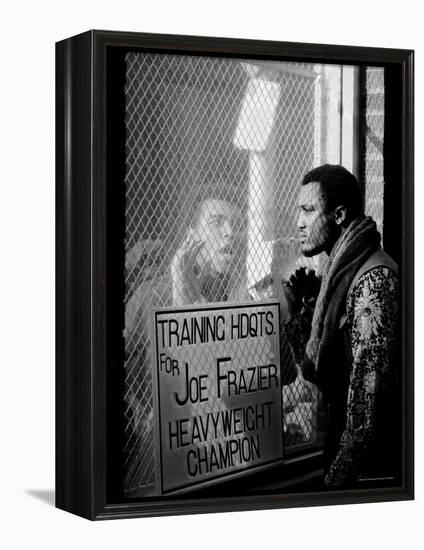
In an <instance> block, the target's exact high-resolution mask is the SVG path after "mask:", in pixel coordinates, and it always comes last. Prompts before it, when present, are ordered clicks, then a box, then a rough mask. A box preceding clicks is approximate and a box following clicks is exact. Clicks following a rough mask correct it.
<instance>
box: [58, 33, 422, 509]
mask: <svg viewBox="0 0 424 550" xmlns="http://www.w3.org/2000/svg"><path fill="white" fill-rule="evenodd" d="M93 43H94V44H95V46H94V49H93V46H92V44H93ZM314 48H315V50H314V52H315V55H314V56H311V54H310V53H308V52H309V50H308V49H307V48H306V46H305V45H302V44H292V45H290V44H284V45H279V44H268V43H258V44H257V43H255V42H254V41H252V42H249V43H248V42H246V43H243V42H239V43H237V42H231V41H228V42H227V41H225V40H220V39H216V40H215V39H208V40H204V41H202V39H195V38H191V39H190V40H189V39H188V38H187V37H166V36H161V35H137V34H134V35H131V34H128V35H126V34H125V33H113V32H102V31H92V32H91V33H85V34H83V35H81V36H79V37H78V36H77V37H73V38H71V39H68V40H64V41H62V42H59V43H58V44H57V57H56V59H57V85H58V88H57V96H56V97H57V105H58V110H59V112H60V113H61V117H62V118H58V119H57V121H58V122H57V124H58V131H57V133H58V136H59V141H58V167H59V168H58V174H57V180H56V181H57V192H58V196H59V205H60V208H61V210H60V211H59V212H58V217H57V223H58V228H59V232H60V234H62V235H63V236H64V237H63V238H64V239H65V240H64V241H63V242H64V247H65V248H64V251H63V253H62V247H61V246H59V251H61V255H60V256H59V263H58V266H59V271H58V277H59V279H58V280H59V282H60V284H61V285H62V286H59V289H60V288H62V289H63V290H61V291H60V293H59V301H58V303H57V308H58V309H57V312H58V315H59V325H58V331H59V332H58V338H59V340H58V344H59V345H58V357H57V363H56V366H57V376H58V390H57V401H56V402H57V418H58V424H57V429H56V434H57V452H58V462H57V465H58V470H57V486H58V493H57V495H58V499H57V506H58V507H59V508H64V509H65V510H69V511H75V512H76V513H78V514H80V515H83V516H86V515H88V516H89V517H91V516H92V515H93V513H92V512H90V511H88V510H86V509H84V507H80V506H81V505H80V504H76V502H77V501H78V499H79V498H82V499H84V498H86V500H85V502H86V503H89V502H90V499H91V498H92V497H89V498H88V499H87V495H86V496H84V491H85V489H84V487H85V481H84V479H85V480H86V481H89V482H90V483H93V484H94V485H93V486H94V490H95V495H96V496H95V498H96V499H99V501H98V502H100V499H101V501H102V502H106V503H107V506H108V505H109V504H111V505H112V507H113V506H118V509H117V510H115V509H111V508H107V507H106V509H104V510H103V511H100V512H98V514H97V516H98V515H99V514H100V517H103V515H102V514H104V517H108V516H109V515H110V516H113V514H117V515H118V516H119V514H120V513H124V512H123V510H125V513H127V514H129V515H131V514H134V515H137V514H144V513H146V512H147V513H155V512H158V513H165V514H166V513H170V512H171V513H172V512H174V511H176V512H177V513H178V512H179V511H181V512H183V511H184V508H181V509H180V508H179V503H185V505H187V504H188V503H191V504H190V505H191V506H192V507H194V508H192V509H195V510H196V509H198V511H207V510H208V503H209V504H212V506H213V505H215V506H222V507H224V509H227V508H226V507H228V509H232V508H231V507H235V508H236V509H237V508H238V507H241V508H242V509H243V508H244V507H248V506H249V503H250V505H251V503H255V502H256V505H257V506H260V503H263V504H264V505H266V503H268V505H269V503H271V505H273V506H279V505H280V506H293V505H296V503H298V502H299V499H304V500H303V501H304V502H305V503H307V504H308V503H315V504H318V503H320V502H325V503H336V502H350V501H351V500H352V499H355V498H358V501H361V500H362V501H363V500H373V499H377V500H387V499H396V498H397V499H402V498H404V499H407V498H410V496H411V494H410V488H411V483H412V468H411V464H412V454H411V439H410V437H411V434H412V427H413V424H412V419H411V418H410V416H409V412H408V411H410V403H409V402H408V395H409V393H410V390H411V387H412V386H411V384H412V371H411V370H410V369H411V367H412V362H411V359H410V345H409V342H410V341H411V338H412V333H411V331H410V329H411V326H412V324H411V323H412V319H411V317H410V316H409V317H408V315H407V312H408V311H409V312H411V311H412V310H411V296H412V295H411V287H410V283H411V274H412V272H411V269H410V268H411V264H410V263H408V262H410V261H411V258H410V256H408V254H409V253H408V244H405V239H406V237H407V236H408V235H409V236H412V233H411V228H410V226H409V225H408V220H407V218H406V216H405V212H406V210H405V209H406V208H407V205H408V204H412V203H411V202H410V201H411V197H412V195H411V192H412V187H411V181H410V180H409V179H408V178H407V176H406V175H407V174H408V170H409V167H410V164H409V157H408V155H407V154H405V153H404V152H403V149H402V147H405V144H406V143H407V140H408V139H409V137H408V136H409V134H408V128H410V126H409V123H410V121H409V119H408V118H407V115H406V114H405V107H406V106H408V103H407V102H408V100H409V99H408V96H407V95H406V92H405V82H406V79H405V77H404V76H402V75H403V74H404V73H402V71H401V67H402V63H403V64H404V65H403V67H406V68H404V71H406V70H410V68H409V69H408V67H409V66H408V65H407V63H408V62H410V61H411V59H412V58H411V55H412V54H411V52H408V51H407V50H396V51H385V50H384V49H383V50H379V51H373V50H372V49H370V50H369V51H367V53H366V55H364V52H361V51H360V50H355V51H350V50H349V49H343V47H340V48H339V49H338V50H336V51H335V52H333V54H332V55H330V54H329V53H328V51H327V50H326V49H325V48H326V47H325V46H315V47H314ZM280 50H281V52H283V51H286V53H285V54H282V53H281V54H280V55H279V56H278V55H276V53H278V52H279V51H280ZM92 52H95V53H94V54H93V53H92ZM213 52H215V53H213ZM229 52H231V55H229ZM326 53H327V55H326ZM308 55H309V58H308ZM355 55H356V57H355ZM342 59H343V60H344V62H340V60H342ZM355 59H356V61H355V62H354V60H355ZM92 67H94V73H91V71H92V70H93V69H92ZM84 70H87V75H89V74H93V75H94V78H93V80H92V81H91V82H92V84H91V90H92V92H91V94H93V95H90V92H89V88H88V87H86V85H85V83H84V82H86V81H84V80H82V79H81V74H82V73H84ZM93 98H94V99H93ZM69 112H70V115H69ZM84 115H85V116H86V117H87V118H88V120H86V119H85V118H84ZM88 115H89V116H88ZM69 131H70V132H71V134H70V135H71V138H70V139H71V142H70V143H74V141H73V140H75V146H72V145H71V146H69V145H67V143H68V142H67V139H68V138H67V136H68V134H67V133H66V132H69ZM61 135H63V136H65V137H64V140H63V141H61V139H60V136H61ZM91 136H94V141H92V138H91ZM87 146H89V147H91V148H92V149H91V153H90V155H87V152H86V151H87V148H86V147H87ZM63 159H65V162H64V163H63V162H62V161H63ZM66 159H68V161H66ZM66 162H70V163H71V164H70V166H72V168H71V169H70V172H67V171H66V169H67V164H66ZM84 181H85V182H86V184H84ZM63 182H65V187H63ZM90 182H91V183H90ZM401 182H403V184H402V183H401ZM66 186H69V187H68V189H69V193H70V195H69V196H68V195H67V194H66V189H67V187H66ZM408 201H409V202H408ZM67 209H68V210H67ZM76 219H78V225H74V224H75V220H76ZM85 223H87V224H88V225H87V229H88V227H90V228H91V229H90V231H91V240H90V239H87V238H86V236H85V235H86V230H84V224H85ZM67 235H68V237H66V236H67ZM67 238H68V239H71V242H72V241H73V242H74V243H75V244H74V245H73V247H74V248H72V246H71V248H69V254H66V250H67V247H68V244H67ZM81 265H86V269H89V272H90V273H91V274H92V275H91V277H90V278H89V279H88V278H86V276H85V274H84V270H82V269H81V267H80V266H81ZM71 273H73V275H72V276H71ZM86 273H87V274H88V271H87V272H86ZM67 289H68V290H69V292H70V294H69V295H70V296H73V299H72V300H71V301H69V295H68V294H67ZM80 290H82V292H80ZM86 300H87V301H86ZM85 308H88V310H87V309H85ZM89 312H91V313H90V314H88V313H89ZM67 314H69V315H70V316H71V318H73V319H75V320H78V323H77V324H74V325H70V326H68V325H67V322H68V321H67V319H68V318H67V317H66V315H67ZM63 315H65V317H63ZM84 365H86V366H85V367H84ZM90 372H91V373H92V374H91V375H90ZM68 376H71V377H73V379H74V380H75V382H74V384H75V385H74V386H70V385H69V383H68V382H67V380H68V378H67V377H68ZM78 385H82V387H85V385H87V387H88V388H91V392H92V394H91V396H89V395H86V396H85V397H84V395H83V396H81V394H80V393H77V391H76V388H78ZM63 399H64V400H65V401H63ZM67 400H69V402H70V403H73V406H74V407H76V409H75V411H76V412H75V413H74V412H72V410H69V409H66V408H65V407H64V405H63V403H64V402H67ZM86 420H88V421H89V424H84V422H85V421H86ZM72 422H74V423H75V422H76V424H74V426H76V425H78V423H81V427H82V428H83V430H86V431H84V432H83V433H84V436H83V439H81V438H80V432H76V431H75V427H74V428H71V427H70V426H72V425H73V424H72ZM88 426H91V428H90V429H88ZM73 430H74V431H73ZM90 430H91V431H90ZM67 433H68V434H72V438H73V439H72V438H70V437H69V436H67V435H66V434H67ZM71 441H73V443H71ZM87 449H91V452H92V453H94V454H93V457H94V463H93V466H92V467H93V468H94V469H93V470H92V472H93V474H94V476H95V477H94V478H92V477H91V474H89V473H87V471H86V470H85V469H84V468H85V466H84V464H85V462H84V460H85V458H84V456H85V453H86V451H87ZM69 453H71V455H70V454H69ZM72 453H73V455H72ZM79 453H82V454H79ZM62 456H63V457H64V458H62ZM71 456H73V457H74V458H73V460H74V461H77V462H78V461H81V462H80V464H81V466H80V467H81V474H78V475H80V478H79V480H80V483H81V487H82V488H81V489H78V490H77V489H74V490H73V491H70V490H69V488H67V485H66V483H67V482H69V480H70V479H76V478H75V477H72V476H75V473H72V471H73V470H72V469H73V468H74V466H72V468H71V466H70V464H71V462H70V461H71ZM70 468H71V469H70ZM96 479H97V480H98V481H96ZM101 479H102V480H104V482H102V483H103V484H102V485H101V484H100V481H99V480H101ZM90 480H91V481H90ZM96 487H97V489H96ZM78 491H81V496H77V495H78V494H79V493H78ZM100 495H103V496H100ZM104 499H105V500H104ZM267 499H272V500H267ZM314 499H315V500H314ZM320 499H323V500H321V501H320ZM340 499H341V500H340ZM119 507H120V508H119ZM123 507H124V508H123ZM149 507H150V508H149ZM212 509H214V508H212ZM149 510H151V511H150V512H149ZM97 516H95V517H97Z"/></svg>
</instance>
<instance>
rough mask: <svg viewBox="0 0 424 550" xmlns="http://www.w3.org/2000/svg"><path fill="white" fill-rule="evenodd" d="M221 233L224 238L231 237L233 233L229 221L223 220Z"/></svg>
mask: <svg viewBox="0 0 424 550" xmlns="http://www.w3.org/2000/svg"><path fill="white" fill-rule="evenodd" d="M222 233H223V235H224V237H226V238H228V239H229V238H230V237H232V235H233V228H232V227H231V224H230V222H228V221H225V222H224V223H223V224H222Z"/></svg>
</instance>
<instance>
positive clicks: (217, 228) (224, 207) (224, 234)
mask: <svg viewBox="0 0 424 550" xmlns="http://www.w3.org/2000/svg"><path fill="white" fill-rule="evenodd" d="M200 209H201V210H200V214H199V219H198V222H197V224H196V227H195V229H194V231H195V234H196V237H197V238H198V239H199V240H200V241H201V242H202V243H203V246H202V247H201V249H200V251H199V255H198V262H199V263H200V264H202V265H203V266H204V267H207V268H209V269H210V270H211V272H213V271H215V272H217V273H222V272H224V271H225V270H226V269H228V267H229V265H230V263H231V260H232V259H233V256H234V224H235V222H236V219H237V217H238V211H237V209H236V208H235V207H234V206H232V205H231V204H229V203H228V202H226V201H223V200H218V199H207V200H205V201H204V202H203V203H202V204H201V206H200Z"/></svg>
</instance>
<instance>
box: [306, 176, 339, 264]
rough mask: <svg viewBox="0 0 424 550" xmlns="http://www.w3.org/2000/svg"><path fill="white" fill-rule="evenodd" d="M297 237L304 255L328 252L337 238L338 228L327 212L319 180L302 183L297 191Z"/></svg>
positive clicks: (331, 214) (331, 215)
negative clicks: (298, 191)
mask: <svg viewBox="0 0 424 550" xmlns="http://www.w3.org/2000/svg"><path fill="white" fill-rule="evenodd" d="M298 208H299V217H298V220H297V231H298V237H299V241H300V244H301V248H302V253H303V254H304V255H305V256H308V257H309V256H315V255H316V254H320V253H321V252H324V251H325V252H329V251H330V250H331V247H332V245H333V244H334V242H335V240H336V238H337V232H338V228H337V225H336V223H335V221H334V216H333V213H332V212H328V211H327V210H326V207H325V201H324V198H323V196H322V193H321V186H320V183H319V182H316V181H312V182H310V183H307V184H306V185H302V187H301V189H300V193H299V201H298Z"/></svg>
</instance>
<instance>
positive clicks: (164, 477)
mask: <svg viewBox="0 0 424 550" xmlns="http://www.w3.org/2000/svg"><path fill="white" fill-rule="evenodd" d="M154 315H155V340H156V364H155V381H156V388H157V408H156V410H157V411H158V422H157V426H158V441H159V457H160V486H161V491H162V493H166V492H169V491H175V490H179V489H186V488H189V487H196V486H199V485H200V484H203V483H205V482H210V481H211V480H220V479H222V478H223V477H225V476H228V475H233V474H235V473H238V474H245V473H247V472H249V471H251V470H252V469H254V468H258V467H261V466H262V467H263V466H265V465H271V464H273V463H275V462H277V461H279V460H281V458H282V454H283V445H282V431H283V427H282V407H281V375H280V354H279V310H278V304H274V303H273V304H270V303H269V302H267V303H263V304H259V305H258V304H257V303H255V304H252V305H244V306H235V305H232V306H229V305H228V306H213V307H212V306H211V307H202V308H191V309H182V310H172V311H171V310H158V311H155V313H154Z"/></svg>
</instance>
